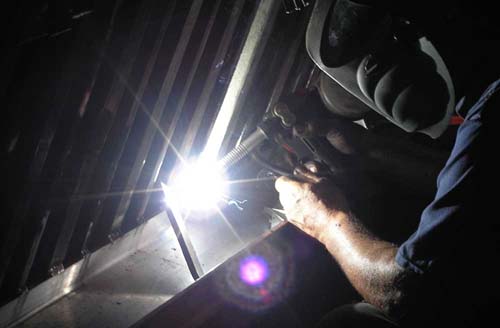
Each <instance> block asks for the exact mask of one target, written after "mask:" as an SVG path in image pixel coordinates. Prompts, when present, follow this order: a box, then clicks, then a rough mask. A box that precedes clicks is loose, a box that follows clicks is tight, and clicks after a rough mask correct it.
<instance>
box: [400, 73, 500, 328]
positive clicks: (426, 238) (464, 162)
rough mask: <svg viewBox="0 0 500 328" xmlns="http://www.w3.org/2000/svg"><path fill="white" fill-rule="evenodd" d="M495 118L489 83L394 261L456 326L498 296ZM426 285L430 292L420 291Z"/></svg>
mask: <svg viewBox="0 0 500 328" xmlns="http://www.w3.org/2000/svg"><path fill="white" fill-rule="evenodd" d="M499 111H500V80H497V81H496V82H494V83H493V84H491V85H490V86H489V87H488V88H487V89H486V91H485V92H484V93H483V94H482V96H481V97H480V98H479V100H478V101H477V102H476V103H475V105H473V106H472V107H471V108H470V110H469V111H468V112H467V115H466V117H465V120H464V122H463V123H462V124H461V126H460V128H459V129H458V131H457V136H456V140H455V144H454V147H453V150H452V152H451V155H450V157H449V159H448V161H447V163H446V165H445V167H444V168H443V169H442V171H441V173H440V174H439V176H438V179H437V192H436V195H435V198H434V200H433V201H432V202H431V203H430V204H429V205H428V206H427V207H426V208H425V210H424V211H423V213H422V215H421V218H420V223H419V226H418V229H417V230H416V231H415V232H414V233H413V235H411V236H410V238H408V240H406V241H405V242H404V243H403V244H402V245H401V246H400V247H399V250H398V252H397V255H396V262H397V263H398V264H399V265H400V266H401V267H403V268H405V269H408V270H410V271H412V272H414V273H416V275H417V276H420V277H422V279H425V280H426V283H425V284H422V289H423V291H422V292H421V293H422V299H421V302H429V304H433V305H432V307H434V310H435V311H436V312H438V313H439V312H440V311H441V309H440V308H441V307H442V308H443V310H442V311H443V313H445V312H446V311H448V314H443V316H446V315H449V314H450V313H449V311H454V313H453V316H454V318H455V319H456V321H457V322H459V324H460V325H465V326H468V325H472V326H474V325H475V324H474V322H475V323H476V324H477V322H476V320H477V318H478V317H481V318H482V317H484V316H485V315H486V314H485V313H486V312H487V311H490V310H491V309H490V310H487V309H486V308H488V307H489V306H490V305H492V304H493V302H495V299H496V298H498V297H499V296H500V295H498V294H497V293H498V285H499V283H498V280H500V276H498V275H499V274H500V273H499V270H498V269H497V267H498V265H497V263H496V262H497V260H498V259H499V256H498V254H499V242H498V241H499V233H500V229H499V222H500V218H498V213H497V203H500V199H499V198H498V197H496V194H497V193H498V192H497V189H496V188H497V186H498V182H497V178H498V171H499V170H500V166H499V160H498V157H499V154H498V150H499V149H500V147H499V146H498V143H497V140H498V136H499V134H500V133H499V132H500V131H498V130H500V125H499V123H500V122H499V120H498V112H499ZM428 286H432V288H430V287H429V288H428V289H427V290H425V288H426V287H428ZM424 290H425V291H424ZM436 295H438V296H436ZM432 298H434V299H432ZM419 302H420V301H419ZM450 304H452V305H450ZM448 305H450V306H448ZM429 307H430V306H429ZM445 309H446V310H445ZM490 314H491V313H490ZM462 319H463V320H462ZM446 321H447V322H448V323H451V322H449V321H448V320H447V319H446ZM453 323H454V324H455V322H453Z"/></svg>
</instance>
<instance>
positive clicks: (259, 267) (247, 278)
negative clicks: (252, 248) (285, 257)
mask: <svg viewBox="0 0 500 328" xmlns="http://www.w3.org/2000/svg"><path fill="white" fill-rule="evenodd" d="M268 276H269V268H268V265H267V262H266V260H264V259H263V258H262V257H260V256H249V257H246V258H244V259H243V260H242V261H241V262H240V279H241V280H242V281H243V282H245V283H246V284H248V285H251V286H256V285H260V284H262V283H263V282H265V281H266V280H267V278H268Z"/></svg>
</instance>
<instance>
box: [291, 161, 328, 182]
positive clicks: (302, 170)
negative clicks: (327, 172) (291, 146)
mask: <svg viewBox="0 0 500 328" xmlns="http://www.w3.org/2000/svg"><path fill="white" fill-rule="evenodd" d="M316 169H317V168H316ZM293 174H295V175H296V176H298V177H300V178H302V179H305V180H307V181H308V182H313V183H319V182H320V181H321V180H322V178H321V177H319V176H318V175H316V174H315V173H314V172H312V171H311V170H310V169H309V168H307V167H306V166H304V165H299V166H297V167H296V168H295V169H294V171H293Z"/></svg>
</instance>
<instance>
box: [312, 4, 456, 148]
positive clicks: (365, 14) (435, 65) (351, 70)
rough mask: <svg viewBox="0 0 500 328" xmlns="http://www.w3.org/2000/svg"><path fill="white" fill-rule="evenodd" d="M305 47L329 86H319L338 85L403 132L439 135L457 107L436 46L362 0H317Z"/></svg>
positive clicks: (411, 26)
mask: <svg viewBox="0 0 500 328" xmlns="http://www.w3.org/2000/svg"><path fill="white" fill-rule="evenodd" d="M306 48H307V51H308V53H309V56H310V57H311V59H312V60H313V61H314V63H315V64H316V65H317V66H318V67H319V68H320V69H321V71H322V72H323V73H324V76H326V77H327V80H329V81H328V82H326V83H327V84H328V83H330V84H333V85H330V87H329V88H323V89H329V90H337V91H336V92H334V93H333V94H334V96H333V97H335V95H339V94H340V93H339V92H338V89H339V87H340V88H342V89H344V90H345V91H346V92H344V91H342V92H343V93H345V95H348V96H349V97H355V98H356V100H355V101H356V102H358V101H359V102H360V103H361V104H360V105H361V106H360V107H364V108H370V109H372V110H374V111H376V112H377V113H379V114H380V115H382V116H383V117H385V118H386V119H387V120H389V121H390V122H392V123H393V124H395V125H397V126H398V127H400V128H402V129H403V130H405V131H407V132H415V131H418V132H421V133H424V134H427V135H428V136H430V137H432V138H437V137H439V136H440V135H441V134H442V133H443V132H444V131H445V130H446V128H447V126H448V122H449V120H450V117H451V115H452V113H453V111H454V107H455V92H454V86H453V83H452V79H451V76H450V73H449V71H448V69H447V67H446V65H445V63H444V61H443V59H442V58H441V56H440V54H439V52H438V50H437V49H436V47H435V46H434V44H433V43H432V42H431V41H430V40H429V39H428V38H427V37H426V36H425V35H424V34H422V33H421V32H420V31H419V30H418V29H417V28H416V27H415V25H414V24H413V23H411V22H409V21H408V20H405V19H403V18H401V17H395V16H393V15H391V14H390V13H389V12H387V11H384V10H382V9H378V8H375V7H372V6H368V5H364V4H362V3H361V1H360V2H357V1H356V0H317V1H316V3H315V6H314V8H313V10H312V13H311V18H310V21H309V25H308V27H307V31H306ZM323 82H325V81H323ZM326 92H328V90H327V91H326ZM320 93H321V90H320ZM326 98H328V96H327V97H326ZM330 98H331V97H330ZM323 99H324V100H325V97H323ZM330 102H332V103H336V105H337V106H342V104H345V103H351V104H352V102H348V101H347V102H346V101H345V100H344V101H336V100H335V98H333V99H330ZM327 107H328V105H327ZM348 110H349V109H346V110H345V111H344V112H347V111H348ZM339 111H340V112H342V109H340V110H339Z"/></svg>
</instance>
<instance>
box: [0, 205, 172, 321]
mask: <svg viewBox="0 0 500 328" xmlns="http://www.w3.org/2000/svg"><path fill="white" fill-rule="evenodd" d="M170 228H171V225H170V223H169V220H168V218H167V217H166V213H165V212H162V213H160V214H158V215H157V216H155V217H154V218H152V219H150V220H149V221H147V222H146V223H144V224H143V225H141V226H139V227H137V228H136V229H134V230H132V231H130V232H129V233H127V234H125V235H124V236H123V237H121V238H119V239H117V240H116V241H115V242H114V243H112V244H109V245H107V246H104V247H102V248H100V249H99V250H97V251H96V252H94V253H92V254H89V255H88V256H86V257H84V258H83V259H82V260H80V261H79V262H77V263H75V264H73V265H72V266H70V267H68V268H67V269H66V270H64V271H63V272H62V273H60V274H58V275H56V276H54V277H52V278H50V279H48V280H46V281H44V282H43V283H41V284H40V285H38V286H36V287H34V288H33V289H31V290H27V291H26V292H25V293H23V294H22V295H21V296H19V297H18V298H16V299H15V300H13V301H11V302H10V303H7V304H6V305H5V306H3V307H1V308H0V327H11V326H13V325H15V324H17V323H19V322H20V321H22V320H24V319H26V318H28V317H30V316H32V315H34V314H35V313H37V312H38V311H40V310H42V309H43V308H45V307H47V306H49V305H50V304H52V303H54V302H55V301H57V300H58V299H60V298H62V297H64V296H65V295H67V294H69V293H71V292H72V291H74V290H75V289H77V288H78V287H79V286H81V284H82V283H84V282H85V281H87V280H89V279H90V278H92V277H94V276H95V275H97V274H99V273H100V272H102V271H104V270H105V269H107V268H109V267H110V266H112V265H113V264H115V263H117V262H119V261H120V260H122V259H123V258H125V257H126V256H128V255H130V254H132V253H133V252H135V251H136V250H138V249H140V248H143V247H144V246H145V245H148V244H150V243H152V242H154V241H155V240H157V239H158V238H160V237H161V236H162V235H163V234H164V233H165V231H166V230H168V229H170Z"/></svg>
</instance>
